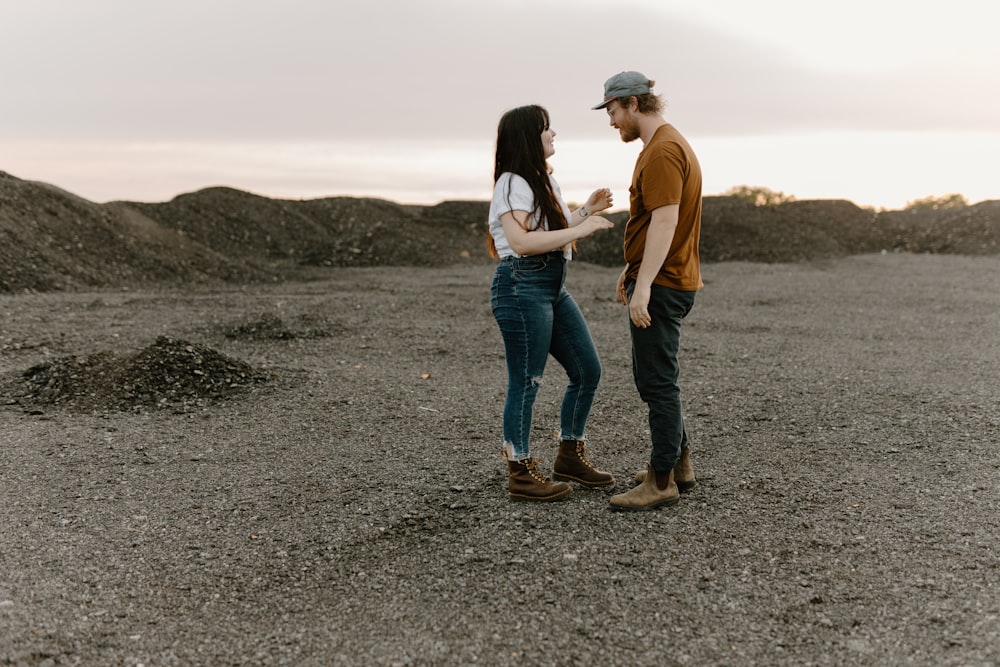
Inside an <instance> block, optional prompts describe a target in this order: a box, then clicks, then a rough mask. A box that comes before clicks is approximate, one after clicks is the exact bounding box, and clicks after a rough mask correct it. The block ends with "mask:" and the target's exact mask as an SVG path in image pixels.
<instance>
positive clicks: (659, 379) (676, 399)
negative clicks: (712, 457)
mask: <svg viewBox="0 0 1000 667" xmlns="http://www.w3.org/2000/svg"><path fill="white" fill-rule="evenodd" d="M634 288H635V283H630V284H629V285H628V297H629V299H631V298H632V291H633V290H634ZM694 296H695V292H681V291H679V290H675V289H670V288H669V287H663V286H662V285H653V286H652V290H651V294H650V297H649V318H650V322H651V324H650V325H649V326H648V327H646V328H645V329H643V328H640V327H637V326H635V324H631V321H630V324H631V331H632V375H633V377H634V378H635V387H636V389H638V390H639V396H640V398H642V400H643V401H644V402H645V403H646V405H647V406H649V431H650V434H651V436H652V440H653V452H652V455H651V456H650V460H649V462H650V464H652V466H653V469H654V470H658V471H660V472H667V471H669V470H671V469H672V468H673V467H674V463H676V462H677V458H678V457H679V456H680V455H681V447H684V446H685V445H687V431H686V430H685V429H684V417H683V415H682V414H681V388H680V385H679V384H678V379H679V378H680V373H681V369H680V365H679V364H678V362H677V351H678V349H679V348H680V340H681V320H683V319H684V317H685V316H686V315H687V314H688V313H689V312H690V311H691V308H692V307H693V306H694Z"/></svg>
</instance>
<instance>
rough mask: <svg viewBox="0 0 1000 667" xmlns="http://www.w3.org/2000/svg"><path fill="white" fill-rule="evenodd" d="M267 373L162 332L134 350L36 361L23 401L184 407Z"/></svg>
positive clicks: (225, 394)
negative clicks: (141, 348) (40, 362)
mask: <svg viewBox="0 0 1000 667" xmlns="http://www.w3.org/2000/svg"><path fill="white" fill-rule="evenodd" d="M266 380H267V375H266V374H265V373H263V372H261V371H257V370H255V369H254V368H252V367H251V366H250V365H248V364H246V363H244V362H242V361H239V360H237V359H232V358H230V357H227V356H226V355H224V354H221V353H219V352H216V351H215V350H212V349H210V348H208V347H205V346H203V345H198V344H196V343H190V342H187V341H185V340H180V339H174V338H170V337H167V336H160V337H159V338H157V339H156V342H154V343H153V344H152V345H150V346H149V347H146V348H145V349H143V350H140V351H139V352H137V353H135V354H132V355H117V354H115V353H113V352H98V353H95V354H90V355H87V356H85V357H65V358H62V359H58V360H56V361H53V362H50V363H44V364H39V365H37V366H33V367H32V368H29V369H28V370H26V371H25V372H24V373H23V374H22V376H21V383H20V384H21V388H22V391H20V392H15V395H16V396H18V399H19V401H20V402H22V403H26V404H39V405H63V406H67V407H71V408H76V409H83V410H95V409H97V410H102V409H112V410H135V409H142V408H169V409H172V410H175V411H187V410H191V409H195V408H198V407H203V406H205V405H208V404H210V403H213V402H215V401H219V400H222V399H226V398H229V397H231V396H234V395H238V394H241V393H243V392H245V391H247V390H248V389H249V388H250V387H251V386H253V385H254V384H258V383H261V382H264V381H266Z"/></svg>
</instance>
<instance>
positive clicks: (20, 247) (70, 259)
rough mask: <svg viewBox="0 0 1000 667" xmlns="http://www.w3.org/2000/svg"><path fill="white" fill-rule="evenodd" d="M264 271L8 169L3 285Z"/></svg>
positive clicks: (187, 278) (42, 286) (3, 288)
mask: <svg viewBox="0 0 1000 667" xmlns="http://www.w3.org/2000/svg"><path fill="white" fill-rule="evenodd" d="M263 277H264V276H263V275H262V272H260V271H259V270H256V269H254V268H253V267H251V266H248V265H247V264H245V263H242V262H234V261H232V260H230V259H229V258H228V257H227V256H226V255H224V254H219V253H216V252H213V251H212V250H210V249H209V248H206V247H205V246H204V245H201V244H198V243H194V242H192V241H191V240H189V239H187V238H185V237H184V236H182V235H179V234H177V233H176V232H175V231H173V230H170V229H168V228H166V227H164V226H163V225H161V224H159V223H158V222H156V221H154V220H152V219H149V218H146V217H145V216H143V215H141V213H139V212H137V211H135V210H131V209H127V208H124V207H122V206H120V205H116V204H105V205H101V204H94V203H92V202H89V201H87V200H85V199H82V198H80V197H77V196H75V195H73V194H70V193H68V192H65V191H63V190H60V189H58V188H55V187H53V186H50V185H46V184H44V183H34V182H30V181H22V180H20V179H17V178H14V177H12V176H10V175H8V174H5V173H3V172H0V292H18V291H25V290H27V291H31V290H37V291H49V290H59V289H68V288H69V289H72V288H76V287H81V286H91V287H105V286H122V285H134V284H142V283H151V282H171V281H183V282H206V281H212V280H216V281H220V280H226V281H249V280H254V279H261V278H263Z"/></svg>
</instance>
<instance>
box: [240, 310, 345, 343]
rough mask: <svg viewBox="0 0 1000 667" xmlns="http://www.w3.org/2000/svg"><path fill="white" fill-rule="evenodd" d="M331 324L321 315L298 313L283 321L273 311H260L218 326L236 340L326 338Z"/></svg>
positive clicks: (329, 332)
mask: <svg viewBox="0 0 1000 667" xmlns="http://www.w3.org/2000/svg"><path fill="white" fill-rule="evenodd" d="M332 327H333V325H332V324H331V323H330V322H329V321H328V320H326V319H325V318H322V317H316V316H313V315H299V316H297V317H295V318H293V319H292V321H290V322H285V321H284V320H283V319H282V318H281V316H279V315H276V314H275V313H261V314H260V315H258V316H256V317H251V318H247V319H245V320H242V321H240V322H233V323H230V324H227V325H224V326H222V327H220V333H222V335H223V336H225V337H226V338H233V339H237V340H292V339H295V338H326V337H328V336H331V335H332V332H331V329H332Z"/></svg>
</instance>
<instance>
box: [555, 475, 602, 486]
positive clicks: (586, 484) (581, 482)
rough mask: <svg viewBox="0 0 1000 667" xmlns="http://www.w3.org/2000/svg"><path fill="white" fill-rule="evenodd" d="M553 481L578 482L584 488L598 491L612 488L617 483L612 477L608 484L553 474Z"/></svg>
mask: <svg viewBox="0 0 1000 667" xmlns="http://www.w3.org/2000/svg"><path fill="white" fill-rule="evenodd" d="M552 479H554V480H556V481H557V482H576V483H577V484H582V485H583V486H586V487H587V488H590V489H596V488H598V487H601V486H611V485H613V484H614V483H615V478H614V477H612V478H611V479H609V480H608V481H606V482H585V481H584V480H582V479H579V478H576V477H570V476H569V475H560V474H557V473H552Z"/></svg>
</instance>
